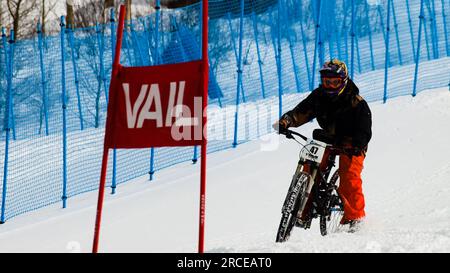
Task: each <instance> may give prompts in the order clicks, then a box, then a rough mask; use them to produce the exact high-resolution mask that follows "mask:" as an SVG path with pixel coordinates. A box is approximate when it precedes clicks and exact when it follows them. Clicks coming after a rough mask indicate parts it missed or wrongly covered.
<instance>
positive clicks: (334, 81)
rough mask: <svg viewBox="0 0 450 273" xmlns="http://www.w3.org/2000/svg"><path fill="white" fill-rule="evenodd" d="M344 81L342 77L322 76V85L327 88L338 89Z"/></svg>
mask: <svg viewBox="0 0 450 273" xmlns="http://www.w3.org/2000/svg"><path fill="white" fill-rule="evenodd" d="M342 83H343V80H342V78H322V86H323V87H324V88H325V89H338V88H339V87H341V86H342Z"/></svg>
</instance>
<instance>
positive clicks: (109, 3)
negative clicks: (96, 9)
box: [105, 0, 114, 9]
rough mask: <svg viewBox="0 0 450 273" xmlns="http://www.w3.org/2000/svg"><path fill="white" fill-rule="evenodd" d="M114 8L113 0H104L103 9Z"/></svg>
mask: <svg viewBox="0 0 450 273" xmlns="http://www.w3.org/2000/svg"><path fill="white" fill-rule="evenodd" d="M108 8H114V0H105V9H108Z"/></svg>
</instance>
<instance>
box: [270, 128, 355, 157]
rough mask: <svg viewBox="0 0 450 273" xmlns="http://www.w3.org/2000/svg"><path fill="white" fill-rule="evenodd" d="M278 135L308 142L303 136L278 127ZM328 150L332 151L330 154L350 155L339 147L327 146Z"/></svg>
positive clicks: (346, 150)
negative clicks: (296, 137) (298, 138)
mask: <svg viewBox="0 0 450 273" xmlns="http://www.w3.org/2000/svg"><path fill="white" fill-rule="evenodd" d="M278 134H280V135H285V136H286V138H288V139H295V137H294V136H298V137H300V138H301V139H303V140H304V141H307V140H308V138H307V137H306V136H304V135H302V134H300V133H297V132H295V131H292V130H289V129H287V128H282V127H280V128H279V130H278ZM328 149H330V151H332V152H335V153H339V154H341V153H343V154H350V153H349V151H348V149H345V148H341V147H336V146H334V145H328Z"/></svg>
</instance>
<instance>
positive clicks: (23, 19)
mask: <svg viewBox="0 0 450 273" xmlns="http://www.w3.org/2000/svg"><path fill="white" fill-rule="evenodd" d="M6 6H7V8H8V12H9V15H10V16H11V18H12V21H13V29H14V33H15V35H16V37H17V38H21V37H26V36H29V35H30V34H32V33H34V30H35V28H34V27H32V25H33V24H34V22H33V20H30V19H29V18H30V15H32V13H33V12H36V11H38V10H39V8H38V7H37V0H26V1H25V0H6Z"/></svg>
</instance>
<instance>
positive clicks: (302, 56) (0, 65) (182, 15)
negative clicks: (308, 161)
mask: <svg viewBox="0 0 450 273" xmlns="http://www.w3.org/2000/svg"><path fill="white" fill-rule="evenodd" d="M209 2H210V4H209V7H210V12H209V19H210V20H209V34H208V35H209V45H208V51H209V61H210V79H209V99H210V100H209V106H210V107H209V112H208V113H209V120H210V121H209V122H208V125H209V129H208V130H209V134H208V135H209V136H210V139H209V146H208V152H215V151H219V150H223V149H227V148H230V147H233V146H235V145H237V144H239V143H242V142H245V141H248V140H251V139H255V138H258V137H260V136H262V135H264V134H267V133H269V132H270V131H271V124H272V122H273V121H274V120H275V119H276V118H277V117H278V115H279V113H280V112H283V111H286V110H289V109H290V108H292V107H294V106H295V105H296V104H297V103H298V102H299V100H300V99H301V98H302V97H304V96H305V93H306V92H308V91H310V90H311V89H312V88H314V87H316V86H317V84H318V82H319V75H318V73H317V70H318V68H319V66H320V65H321V63H323V62H324V61H325V60H328V59H330V58H339V59H341V60H343V61H345V62H346V63H347V64H348V67H349V69H350V73H351V74H352V75H353V79H354V80H355V82H356V83H357V84H358V86H359V87H360V90H361V93H362V95H363V96H364V97H365V98H366V99H367V100H368V101H378V100H383V99H388V98H392V97H395V96H400V95H409V94H412V92H413V89H414V88H413V87H414V86H413V83H414V76H415V65H414V64H415V61H416V55H417V53H419V58H418V60H419V61H420V63H421V64H420V67H419V73H418V81H417V88H416V92H420V91H422V90H425V89H429V88H436V87H442V86H447V85H448V84H449V78H450V74H449V71H450V70H449V67H450V59H449V55H450V47H449V41H448V31H449V30H448V16H449V13H450V2H448V1H445V0H423V3H424V5H423V18H422V22H423V24H422V32H421V40H420V44H421V45H420V46H421V48H420V51H419V52H417V47H418V45H419V41H418V36H419V32H418V30H419V23H420V22H421V19H420V18H419V15H420V10H421V8H420V7H421V1H420V0H400V1H392V0H390V1H388V0H367V1H366V0H337V1H335V0H306V1H301V0H279V1H277V0H258V1H256V0H245V1H240V0H234V1H232V0H211V1H209ZM200 8H201V5H200V4H198V3H197V4H194V5H191V6H188V7H184V8H179V9H173V10H167V9H161V10H159V11H155V12H154V13H152V14H150V15H148V16H146V17H142V18H138V19H134V20H132V21H129V22H127V23H126V28H125V32H124V40H123V46H122V54H121V58H122V60H121V63H122V64H124V65H127V66H149V65H158V64H170V63H179V62H186V61H191V60H197V59H199V58H200V55H201V16H200V15H201V9H200ZM388 10H389V11H390V12H389V20H388ZM111 19H113V20H111V21H110V22H109V23H107V24H99V25H97V26H92V27H89V28H83V29H70V28H66V27H65V26H64V25H63V26H62V28H61V31H60V33H59V35H56V36H45V35H43V34H42V33H38V34H37V35H36V36H35V37H33V38H32V39H27V40H18V41H15V42H14V43H12V42H10V41H9V39H10V38H11V37H9V35H4V36H3V37H2V43H0V117H1V119H2V128H3V130H2V131H1V134H0V166H2V170H3V171H1V172H0V193H2V194H1V195H0V198H1V199H0V200H1V201H2V211H3V214H2V220H6V219H10V218H12V217H14V216H16V215H19V214H22V213H25V212H27V211H32V210H35V209H37V208H40V207H43V206H46V205H49V204H53V203H56V202H58V201H62V199H64V200H65V201H67V198H69V199H68V200H69V203H67V205H69V206H70V197H72V196H74V195H77V194H80V193H83V192H87V191H92V190H95V189H97V187H98V180H99V174H100V165H101V155H102V148H103V145H102V144H103V134H104V124H105V118H106V106H107V100H108V90H109V82H110V74H111V67H112V60H113V55H114V47H115V39H116V29H117V25H116V22H115V20H116V15H115V16H114V17H112V18H111ZM388 21H389V25H387V23H388ZM387 48H389V50H388V53H389V54H386V49H387ZM11 68H12V70H11ZM386 68H387V70H386ZM385 72H387V73H386V74H385ZM385 79H386V84H385ZM8 82H9V83H8ZM385 87H386V89H385ZM385 90H386V92H384V91H385ZM8 94H11V97H12V100H11V101H10V102H9V100H8ZM9 105H11V107H10V110H9V111H8V110H7V109H8V106H9ZM237 109H239V112H238V113H239V115H235V113H236V111H237ZM235 117H237V120H235ZM7 138H9V140H8V141H7V140H6V139H7ZM7 145H8V153H6V146H7ZM198 156H199V150H197V147H185V148H157V149H143V150H117V151H113V152H111V153H110V158H109V166H108V177H107V181H108V187H111V188H112V191H115V190H116V186H117V185H119V184H120V183H123V182H126V181H129V180H131V179H133V178H136V177H141V176H144V175H148V176H149V178H150V177H153V176H155V178H157V171H158V170H161V169H163V168H166V167H168V166H171V165H174V164H177V163H180V162H185V161H190V160H193V161H194V162H195V161H196V160H197V158H198ZM5 159H7V161H5ZM5 163H7V164H5ZM4 171H7V176H6V177H5V176H4V173H5V172H4ZM155 172H156V173H155Z"/></svg>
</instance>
